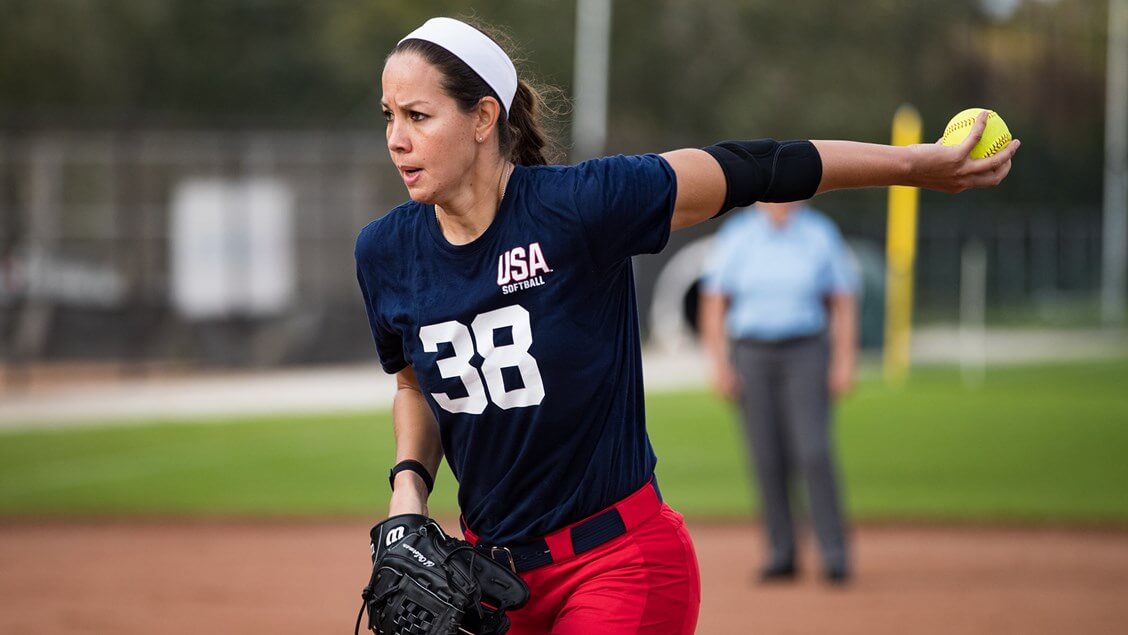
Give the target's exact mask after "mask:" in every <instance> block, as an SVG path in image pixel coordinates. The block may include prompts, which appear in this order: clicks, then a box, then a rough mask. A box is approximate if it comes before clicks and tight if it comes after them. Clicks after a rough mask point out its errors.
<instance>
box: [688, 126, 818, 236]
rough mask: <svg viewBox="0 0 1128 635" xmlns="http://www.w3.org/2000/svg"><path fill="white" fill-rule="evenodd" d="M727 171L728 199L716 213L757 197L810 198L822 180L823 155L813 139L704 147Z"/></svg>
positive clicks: (772, 200)
mask: <svg viewBox="0 0 1128 635" xmlns="http://www.w3.org/2000/svg"><path fill="white" fill-rule="evenodd" d="M703 150H705V152H708V153H709V154H710V155H711V156H712V157H713V158H714V159H716V160H717V163H720V164H721V170H722V171H724V173H725V182H726V184H727V189H726V191H725V202H724V205H723V206H722V207H721V210H720V211H719V212H717V214H716V215H715V216H714V218H716V217H717V216H720V215H721V214H724V213H725V212H727V211H729V210H731V209H733V208H736V207H746V206H748V205H751V204H753V203H755V202H757V201H766V202H769V203H785V202H787V201H801V200H805V199H808V198H811V197H812V196H814V195H815V192H816V191H818V189H819V182H820V181H822V158H820V157H819V151H818V150H817V149H816V148H815V145H814V144H813V143H811V142H810V141H776V140H775V139H755V140H752V141H721V142H719V143H717V144H714V145H711V146H709V147H707V148H703Z"/></svg>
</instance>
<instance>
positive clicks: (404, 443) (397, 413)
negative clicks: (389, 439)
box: [388, 366, 443, 516]
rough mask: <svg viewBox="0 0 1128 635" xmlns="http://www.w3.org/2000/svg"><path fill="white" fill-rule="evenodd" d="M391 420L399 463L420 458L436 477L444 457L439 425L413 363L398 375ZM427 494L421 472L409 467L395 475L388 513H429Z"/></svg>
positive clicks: (392, 514)
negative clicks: (425, 397)
mask: <svg viewBox="0 0 1128 635" xmlns="http://www.w3.org/2000/svg"><path fill="white" fill-rule="evenodd" d="M392 422H393V425H394V427H395V435H396V462H397V463H398V462H400V461H403V460H406V459H414V460H416V461H419V462H420V463H422V464H423V466H424V467H425V468H427V471H428V472H430V474H431V477H432V478H434V476H435V474H436V473H437V472H438V471H439V463H440V462H441V461H442V458H443V450H442V442H441V440H440V438H439V425H438V423H437V422H436V421H435V417H434V415H433V414H431V409H430V408H428V407H427V402H426V401H425V400H424V399H423V391H422V390H421V389H420V388H419V381H418V379H416V377H415V371H414V370H413V369H412V368H411V366H408V367H406V368H404V369H403V370H401V371H400V372H399V373H397V374H396V398H395V402H394V403H393V405H392ZM427 496H428V492H427V485H426V484H425V483H424V482H423V479H422V478H420V476H419V475H418V474H416V473H415V472H412V471H408V470H405V471H403V472H400V473H398V474H396V479H395V490H394V491H393V492H392V498H391V502H390V503H389V505H388V514H389V515H390V516H395V515H396V514H423V515H424V516H426V515H427Z"/></svg>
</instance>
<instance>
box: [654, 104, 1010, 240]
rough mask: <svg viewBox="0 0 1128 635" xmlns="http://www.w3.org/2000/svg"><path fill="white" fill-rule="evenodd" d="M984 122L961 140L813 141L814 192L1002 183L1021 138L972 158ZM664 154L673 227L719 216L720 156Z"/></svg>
mask: <svg viewBox="0 0 1128 635" xmlns="http://www.w3.org/2000/svg"><path fill="white" fill-rule="evenodd" d="M986 125H987V113H982V114H981V115H980V116H979V118H978V119H976V122H975V125H974V126H973V127H972V130H971V133H970V134H968V136H967V138H966V139H965V140H964V141H963V143H961V144H960V145H958V146H945V145H941V144H940V143H931V144H918V145H912V146H887V145H880V144H875V143H860V142H857V141H813V142H811V143H812V144H813V145H814V147H815V148H816V149H817V150H818V153H819V158H820V159H821V162H822V174H821V179H820V180H819V181H818V189H817V191H816V193H822V192H827V191H830V190H838V189H845V188H856V187H880V186H888V185H909V186H913V187H921V188H926V189H930V190H939V191H941V192H949V193H955V192H962V191H963V190H966V189H969V188H975V187H992V186H995V185H998V184H999V183H1001V182H1002V180H1003V179H1004V178H1006V176H1007V173H1009V172H1010V168H1011V159H1012V158H1013V157H1014V153H1015V152H1017V151H1018V147H1019V145H1020V143H1019V141H1018V140H1017V139H1016V140H1014V141H1012V142H1011V143H1010V144H1009V145H1008V146H1007V147H1006V148H1005V149H1004V150H1003V151H1002V152H999V153H998V154H996V155H994V156H991V157H988V158H986V159H972V158H971V149H972V148H973V147H974V146H975V144H976V143H978V142H979V139H980V138H981V137H982V136H983V130H984V128H986ZM662 156H663V157H664V158H665V159H666V161H667V162H669V164H670V166H671V167H672V168H673V169H674V173H675V175H676V176H677V185H678V195H677V201H676V202H675V204H674V215H673V221H672V223H671V225H672V227H673V229H682V228H685V227H689V226H691V225H696V224H697V223H700V222H702V221H705V220H708V219H709V218H712V217H713V216H715V215H716V214H717V212H718V211H720V210H721V207H722V205H723V204H724V202H725V200H726V193H727V192H728V188H729V187H730V184H729V183H728V181H727V179H726V175H725V171H724V170H722V168H721V166H720V164H719V163H718V162H717V160H716V159H714V158H713V156H712V155H710V154H709V153H708V152H705V151H704V150H692V149H684V150H674V151H672V152H667V153H665V154H663V155H662ZM770 177H771V175H766V178H765V181H766V182H771V181H772V179H771V178H770ZM790 200H795V199H790ZM750 203H751V201H749V202H748V204H750Z"/></svg>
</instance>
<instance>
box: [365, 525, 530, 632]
mask: <svg viewBox="0 0 1128 635" xmlns="http://www.w3.org/2000/svg"><path fill="white" fill-rule="evenodd" d="M370 536H371V538H372V578H371V580H369V583H368V586H366V587H365V588H364V591H363V592H361V597H362V598H363V599H364V604H363V605H361V608H360V614H359V615H357V619H356V629H355V633H357V634H359V633H360V622H361V619H362V618H363V616H364V611H365V610H366V609H367V610H368V629H369V630H371V631H373V632H375V633H377V634H379V635H460V634H467V635H502V634H503V633H505V632H506V631H507V630H509V618H507V617H506V616H505V612H506V611H508V610H510V609H517V608H520V607H522V606H524V605H525V603H526V602H527V601H528V600H529V588H528V587H527V586H525V582H524V581H523V580H521V578H520V577H518V576H517V574H515V573H513V572H512V571H510V570H509V569H507V568H505V567H503V566H502V565H500V564H498V563H497V562H494V561H493V560H491V559H489V558H487V557H485V556H483V555H482V554H480V553H478V552H477V551H475V550H474V548H473V547H472V546H471V545H470V543H468V542H466V541H465V540H459V539H457V538H452V537H451V536H448V535H447V534H446V533H445V532H444V531H443V530H442V528H441V527H440V526H439V524H438V523H437V522H435V521H434V520H431V519H430V518H428V517H426V516H422V515H420V514H402V515H399V516H392V517H391V518H389V519H387V520H385V521H383V522H381V523H378V524H377V525H376V526H375V527H373V528H372V531H371V532H370Z"/></svg>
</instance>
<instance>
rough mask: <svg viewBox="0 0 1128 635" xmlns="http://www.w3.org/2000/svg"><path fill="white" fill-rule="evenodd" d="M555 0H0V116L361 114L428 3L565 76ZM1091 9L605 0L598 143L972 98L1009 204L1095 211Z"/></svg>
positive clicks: (941, 112)
mask: <svg viewBox="0 0 1128 635" xmlns="http://www.w3.org/2000/svg"><path fill="white" fill-rule="evenodd" d="M574 11H575V7H574V3H573V2H559V1H554V0H479V1H476V2H473V3H471V2H459V1H455V0H433V1H431V2H427V3H405V2H401V1H399V0H365V1H364V2H357V1H355V0H319V1H316V2H310V1H309V0H0V16H2V19H0V124H5V125H6V127H7V128H9V129H11V128H26V127H28V126H32V125H38V126H47V127H57V126H76V125H97V126H106V125H110V126H123V125H125V126H134V125H153V126H155V125H170V124H172V125H188V126H215V125H256V126H264V125H308V126H325V125H330V126H336V125H349V126H357V125H359V126H372V127H378V126H379V125H380V119H379V115H378V114H377V112H378V111H377V108H376V103H377V94H378V87H377V83H378V81H379V70H380V67H381V65H382V62H383V58H384V56H385V55H386V52H387V51H388V50H389V49H390V48H391V46H392V45H394V43H395V41H396V39H397V38H399V37H402V35H403V34H404V33H406V32H407V31H408V30H410V29H411V28H413V27H414V26H416V25H418V24H419V23H421V22H422V21H423V20H424V19H425V18H427V17H429V16H432V15H438V14H453V15H462V16H465V15H468V14H472V15H476V16H477V17H479V18H480V19H482V20H484V21H486V22H488V23H493V24H499V25H503V26H504V27H505V28H506V30H507V31H508V32H509V33H510V34H511V35H512V36H513V39H514V40H515V41H516V43H517V44H518V45H519V47H520V48H521V49H522V50H523V52H524V54H523V57H524V59H525V61H526V63H524V64H522V66H523V70H528V71H531V72H532V73H533V74H534V75H536V76H539V77H542V78H545V79H547V80H548V81H549V82H551V83H554V84H556V85H558V86H560V87H561V88H563V89H564V90H565V91H567V89H568V84H569V82H570V81H571V78H570V75H571V65H572V40H573V29H574V17H575V16H574ZM1104 12H1105V7H1104V3H1097V2H1091V1H1086V0H1061V1H1060V2H1057V3H1044V2H1026V3H1023V4H1021V5H1020V6H1018V7H1017V9H1016V10H1015V11H1014V12H1013V14H1010V15H1009V17H1008V18H1007V19H1006V20H1005V21H999V19H998V18H997V17H995V14H990V13H988V12H985V11H984V10H983V5H982V3H981V2H980V1H979V0H949V1H947V2H901V1H897V0H859V1H857V2H841V1H840V0H805V1H804V2H800V3H781V2H775V1H772V0H656V1H654V2H617V3H615V7H614V18H613V25H614V26H613V29H614V31H613V44H612V47H613V48H612V81H611V104H610V107H611V112H610V137H609V149H610V150H611V151H623V152H634V151H650V150H661V149H665V148H670V147H675V146H681V145H699V144H703V143H708V142H711V141H715V140H716V139H718V138H723V137H733V136H762V135H772V136H777V137H793V136H810V137H831V136H833V137H848V138H856V139H864V140H870V141H882V142H883V141H886V140H887V139H888V136H889V130H888V129H889V118H890V116H891V113H892V112H893V110H894V109H895V108H896V107H897V106H898V105H899V104H901V103H903V102H906V101H909V102H912V103H914V104H915V105H916V106H917V107H918V108H919V109H920V111H921V113H922V115H923V116H924V121H925V126H926V131H927V134H928V136H930V137H933V138H935V137H938V136H939V135H940V132H941V129H942V127H943V125H944V123H945V122H946V121H947V118H948V117H949V116H950V115H951V114H953V113H955V112H957V111H959V110H961V109H962V108H964V107H967V106H971V105H983V106H989V107H992V108H995V109H996V110H998V111H999V112H1001V113H1003V114H1004V116H1005V117H1006V119H1007V121H1008V123H1009V124H1010V125H1011V128H1012V130H1014V131H1015V132H1016V134H1018V135H1020V136H1021V137H1022V139H1023V141H1024V142H1025V144H1026V147H1025V148H1024V150H1023V153H1022V155H1021V156H1020V159H1019V161H1020V163H1021V165H1022V169H1021V170H1019V171H1017V173H1016V174H1015V176H1014V177H1012V178H1013V180H1012V186H1011V187H1009V188H1007V192H1006V195H1007V196H1008V197H1009V198H1011V199H1014V198H1015V197H1018V198H1020V199H1022V200H1025V201H1029V202H1031V203H1035V202H1036V203H1039V204H1042V203H1045V204H1055V203H1064V202H1068V203H1070V204H1078V205H1092V206H1094V208H1095V207H1096V206H1097V205H1098V202H1099V200H1100V179H1101V170H1100V169H1099V166H1100V164H1101V157H1102V144H1103V140H1102V130H1103V117H1104V109H1103V91H1104V87H1103V86H1104V64H1105V58H1104V55H1105V53H1104V45H1105V19H1106V16H1105V14H1104ZM862 196H870V197H875V196H877V195H876V194H870V195H862ZM989 196H990V195H989ZM875 200H876V199H875ZM870 203H871V202H869V201H868V200H867V205H869V204H870Z"/></svg>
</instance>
